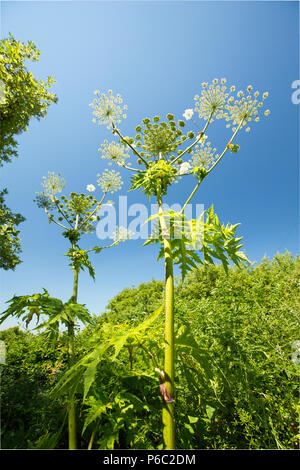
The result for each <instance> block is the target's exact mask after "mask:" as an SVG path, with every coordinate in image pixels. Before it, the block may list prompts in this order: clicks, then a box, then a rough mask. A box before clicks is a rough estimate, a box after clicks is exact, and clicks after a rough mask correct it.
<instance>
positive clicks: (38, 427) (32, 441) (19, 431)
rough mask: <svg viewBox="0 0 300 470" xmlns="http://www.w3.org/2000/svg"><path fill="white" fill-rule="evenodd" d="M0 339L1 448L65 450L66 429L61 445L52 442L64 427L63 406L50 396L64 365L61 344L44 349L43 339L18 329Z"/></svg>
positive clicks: (63, 350) (5, 332) (63, 353)
mask: <svg viewBox="0 0 300 470" xmlns="http://www.w3.org/2000/svg"><path fill="white" fill-rule="evenodd" d="M0 339H1V340H2V341H4V342H5V344H6V347H7V361H6V364H5V366H3V367H2V371H1V390H0V399H1V448H2V449H26V448H53V447H59V446H61V447H66V443H65V440H64V434H65V431H66V430H65V429H64V433H63V434H60V435H59V440H60V442H59V443H58V439H56V440H55V441H53V438H54V437H55V435H56V434H57V432H58V429H60V428H61V427H62V426H63V427H65V426H64V417H65V409H64V406H63V402H62V400H61V399H57V398H56V399H55V400H54V399H53V398H51V397H50V395H49V390H50V389H51V388H52V387H53V385H54V384H55V382H56V380H57V378H58V377H59V375H60V373H61V370H63V368H64V364H65V363H66V361H67V353H66V349H65V348H64V347H63V346H62V345H61V344H60V343H57V344H56V347H55V348H49V347H48V348H46V347H45V340H44V336H43V335H33V334H32V333H29V332H23V331H22V330H20V329H19V328H18V327H16V328H9V329H8V330H5V331H1V332H0ZM46 435H48V442H47V443H46V441H45V437H46ZM50 438H51V439H52V443H51V442H50Z"/></svg>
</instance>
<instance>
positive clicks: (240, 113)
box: [224, 85, 270, 132]
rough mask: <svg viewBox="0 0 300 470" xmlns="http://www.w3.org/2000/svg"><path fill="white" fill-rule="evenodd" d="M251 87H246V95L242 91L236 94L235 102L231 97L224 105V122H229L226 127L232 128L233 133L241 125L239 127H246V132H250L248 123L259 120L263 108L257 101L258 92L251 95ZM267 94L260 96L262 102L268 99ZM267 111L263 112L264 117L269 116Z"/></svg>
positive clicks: (261, 103)
mask: <svg viewBox="0 0 300 470" xmlns="http://www.w3.org/2000/svg"><path fill="white" fill-rule="evenodd" d="M252 89H253V88H252V86H251V85H249V86H248V87H247V93H246V94H244V92H243V91H239V92H238V93H237V98H238V99H236V100H234V99H233V97H231V99H230V100H228V103H227V104H226V106H225V108H226V113H225V114H224V115H225V119H226V121H231V124H227V126H226V127H231V126H233V127H232V130H233V132H235V130H236V126H238V125H240V123H242V125H241V127H244V126H246V129H245V130H246V132H249V131H250V127H249V125H248V123H249V122H250V121H254V122H258V121H259V119H260V117H261V116H260V113H261V108H262V107H263V101H259V92H258V91H255V92H254V93H253V94H252ZM268 95H269V93H268V92H267V91H266V92H264V93H263V94H262V100H265V99H266V98H267V97H268ZM269 112H270V111H269V110H266V111H265V112H264V115H265V116H268V115H269Z"/></svg>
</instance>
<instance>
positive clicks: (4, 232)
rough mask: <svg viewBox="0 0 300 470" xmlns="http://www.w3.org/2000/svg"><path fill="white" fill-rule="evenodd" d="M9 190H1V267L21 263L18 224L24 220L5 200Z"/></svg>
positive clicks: (13, 266) (11, 266)
mask: <svg viewBox="0 0 300 470" xmlns="http://www.w3.org/2000/svg"><path fill="white" fill-rule="evenodd" d="M6 194H7V190H6V189H4V190H3V191H1V192H0V269H1V268H2V269H5V270H8V269H15V267H16V266H17V265H18V264H19V263H21V260H20V258H19V254H20V251H21V245H20V238H19V230H18V229H17V227H18V225H19V224H20V223H21V222H24V220H25V218H24V217H23V216H22V215H21V214H14V213H13V212H12V211H11V210H10V209H9V207H7V206H6V204H5V202H4V197H5V195H6Z"/></svg>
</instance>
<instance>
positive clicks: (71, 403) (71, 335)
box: [68, 268, 79, 450]
mask: <svg viewBox="0 0 300 470" xmlns="http://www.w3.org/2000/svg"><path fill="white" fill-rule="evenodd" d="M73 273H74V278H73V294H72V302H74V303H76V302H77V296H78V275H79V269H78V268H77V269H76V268H75V269H74V270H73ZM68 339H69V368H71V367H72V366H73V365H74V362H75V350H74V339H75V332H74V322H73V321H72V320H70V321H69V325H68ZM68 429H69V449H70V450H74V449H77V437H76V408H75V395H74V392H73V391H72V390H70V392H69V400H68Z"/></svg>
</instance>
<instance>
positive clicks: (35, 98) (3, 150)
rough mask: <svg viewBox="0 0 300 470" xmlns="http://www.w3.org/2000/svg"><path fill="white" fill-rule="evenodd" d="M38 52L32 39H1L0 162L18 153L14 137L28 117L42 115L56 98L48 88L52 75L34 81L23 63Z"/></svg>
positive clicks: (31, 58)
mask: <svg viewBox="0 0 300 470" xmlns="http://www.w3.org/2000/svg"><path fill="white" fill-rule="evenodd" d="M39 56H40V51H39V50H38V49H37V48H36V45H35V44H34V43H33V42H32V41H28V43H27V44H24V43H22V42H20V41H17V40H16V39H15V38H14V37H13V36H12V35H11V34H10V35H9V37H8V38H7V39H3V40H1V41H0V113H1V114H0V165H2V162H10V161H11V158H12V157H16V156H17V150H16V147H17V142H16V140H15V136H16V135H17V134H20V133H21V132H24V131H25V130H26V128H27V126H28V124H29V121H30V119H31V118H33V117H35V118H37V119H40V118H43V117H45V115H46V112H47V109H48V107H49V105H50V104H51V103H56V102H57V97H56V95H55V94H54V93H51V92H50V91H49V88H50V87H51V85H52V84H53V83H54V80H53V79H52V77H48V78H47V80H46V81H44V80H37V79H36V78H35V77H34V76H33V74H32V73H31V72H30V71H28V70H27V68H26V66H25V61H26V60H32V61H33V62H36V61H38V60H39Z"/></svg>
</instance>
